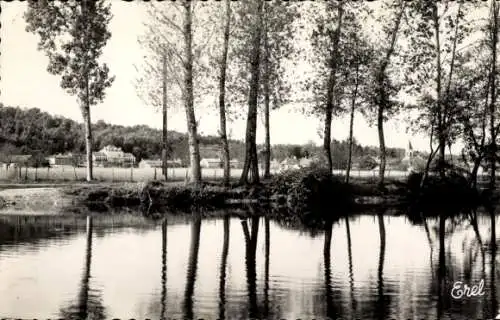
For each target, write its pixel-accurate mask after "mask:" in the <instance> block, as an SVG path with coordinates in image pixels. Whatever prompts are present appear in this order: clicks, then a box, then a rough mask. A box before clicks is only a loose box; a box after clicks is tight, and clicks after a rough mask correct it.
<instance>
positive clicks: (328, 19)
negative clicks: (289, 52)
mask: <svg viewBox="0 0 500 320" xmlns="http://www.w3.org/2000/svg"><path fill="white" fill-rule="evenodd" d="M345 6H346V5H345V3H344V2H343V1H328V2H325V4H324V5H321V6H319V7H313V10H314V12H312V13H311V15H312V19H314V21H316V23H315V25H314V29H313V31H312V37H311V41H312V45H313V50H314V53H315V55H314V56H315V59H316V60H319V61H321V62H320V63H319V64H318V66H317V68H318V75H317V76H319V81H318V79H316V77H315V78H314V79H313V80H312V82H308V84H307V88H311V87H312V89H313V91H315V95H316V100H317V105H316V106H315V109H314V113H317V114H321V115H322V118H323V121H324V126H323V150H324V155H325V158H326V160H327V163H328V168H329V170H332V169H333V162H332V153H331V139H332V138H331V127H332V119H333V114H334V111H335V109H336V108H337V109H338V107H339V102H340V91H339V86H338V82H339V81H338V77H339V74H338V73H339V64H340V60H341V54H342V51H341V50H340V47H341V46H340V43H341V37H342V28H343V26H344V24H345V21H344V20H345V15H346V8H345ZM347 13H349V11H347ZM318 58H319V59H318Z"/></svg>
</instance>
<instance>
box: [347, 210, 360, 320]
mask: <svg viewBox="0 0 500 320" xmlns="http://www.w3.org/2000/svg"><path fill="white" fill-rule="evenodd" d="M344 220H345V230H346V237H347V259H348V263H349V266H348V269H349V298H350V308H351V318H352V317H354V314H356V306H357V304H356V296H355V295H354V271H353V263H352V242H351V227H350V226H349V218H348V217H345V219H344Z"/></svg>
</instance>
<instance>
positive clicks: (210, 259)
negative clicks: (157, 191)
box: [0, 213, 499, 320]
mask: <svg viewBox="0 0 500 320" xmlns="http://www.w3.org/2000/svg"><path fill="white" fill-rule="evenodd" d="M471 217H475V219H471ZM471 217H468V218H467V217H466V218H458V217H457V218H449V219H446V220H445V219H439V218H435V219H427V220H426V221H425V223H423V224H419V225H417V224H414V223H412V222H410V221H409V219H408V218H407V217H405V216H388V215H382V214H378V215H377V214H373V213H366V214H360V215H356V216H351V217H349V218H348V219H341V220H339V221H337V222H335V223H333V225H332V226H331V227H330V226H328V227H327V228H325V230H319V231H318V230H317V231H312V230H306V229H303V228H297V227H293V226H287V225H284V224H283V223H280V222H278V221H273V220H269V219H267V218H264V217H260V218H259V217H254V218H249V219H241V218H234V217H218V218H206V219H205V218H204V219H201V218H195V217H179V216H168V217H167V219H165V220H160V221H151V220H147V219H145V218H142V217H137V216H131V215H127V214H124V215H114V216H98V215H96V216H94V217H92V218H86V217H64V216H47V215H45V216H22V215H19V216H12V215H9V216H7V215H5V216H0V284H1V285H0V318H2V317H4V318H38V319H40V318H66V319H85V318H92V319H101V318H121V319H130V318H135V319H146V318H149V319H159V318H162V317H164V318H167V317H168V318H173V319H181V318H196V319H200V318H203V319H217V318H218V319H248V318H261V319H266V318H272V319H277V318H279V319H299V318H300V319H324V318H327V317H329V318H331V319H454V320H457V319H489V318H494V317H495V316H496V314H497V311H498V292H497V291H498V290H497V288H496V284H497V283H498V279H499V278H498V277H499V274H498V272H499V270H498V269H499V268H498V267H497V264H496V262H495V261H496V260H495V256H496V253H497V249H496V246H493V245H492V244H493V243H495V242H496V238H497V237H496V230H498V224H497V222H496V221H495V219H494V218H492V217H491V216H490V215H487V214H480V213H478V214H477V216H471ZM496 220H498V219H496ZM458 281H461V282H462V283H463V284H467V285H468V286H470V287H472V286H473V285H477V286H481V287H480V288H479V289H478V290H477V291H476V292H475V293H476V295H475V296H460V293H461V292H460V290H455V291H454V292H452V289H453V287H454V286H455V287H456V288H458V284H457V282H458Z"/></svg>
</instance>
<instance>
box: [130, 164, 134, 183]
mask: <svg viewBox="0 0 500 320" xmlns="http://www.w3.org/2000/svg"><path fill="white" fill-rule="evenodd" d="M130 182H134V166H130Z"/></svg>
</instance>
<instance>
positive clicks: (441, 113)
mask: <svg viewBox="0 0 500 320" xmlns="http://www.w3.org/2000/svg"><path fill="white" fill-rule="evenodd" d="M437 10H438V9H437V4H434V5H433V8H432V17H433V20H434V33H435V39H436V97H437V98H436V110H437V120H438V122H437V128H436V131H437V136H438V142H439V146H438V152H439V162H438V169H439V175H440V177H441V179H444V178H445V177H446V171H445V163H446V160H445V156H446V140H447V139H446V132H445V130H446V128H445V123H444V118H445V108H446V105H445V104H444V103H443V101H442V96H441V78H442V70H441V43H440V39H439V30H440V28H439V18H440V17H439V15H438V11H437Z"/></svg>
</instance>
